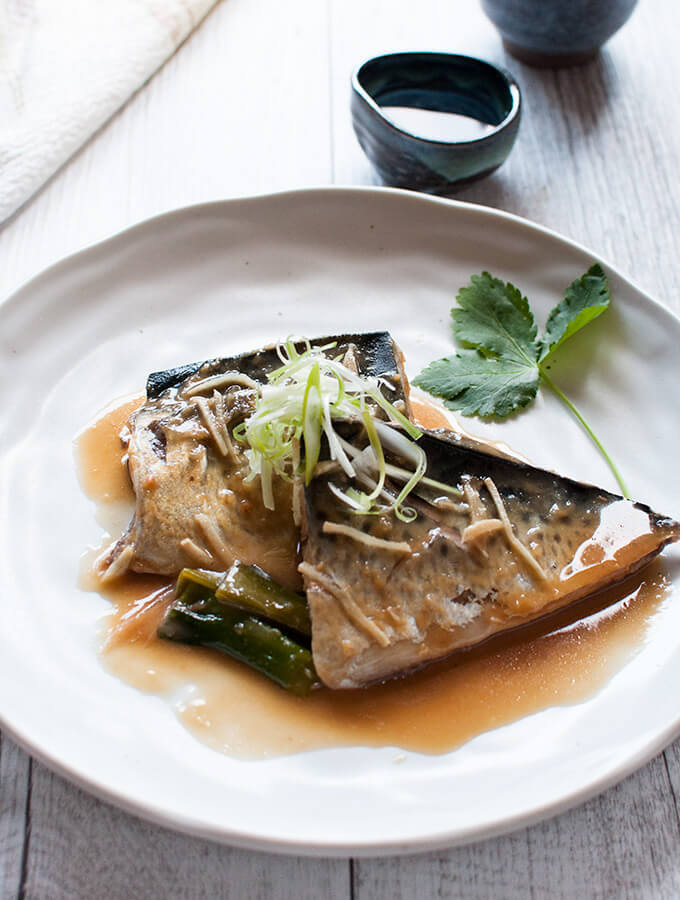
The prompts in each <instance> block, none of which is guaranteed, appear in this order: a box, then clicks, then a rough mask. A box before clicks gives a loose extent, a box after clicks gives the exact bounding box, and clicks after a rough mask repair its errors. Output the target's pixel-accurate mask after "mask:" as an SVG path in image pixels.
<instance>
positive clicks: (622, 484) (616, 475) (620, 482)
mask: <svg viewBox="0 0 680 900" xmlns="http://www.w3.org/2000/svg"><path fill="white" fill-rule="evenodd" d="M538 368H539V372H540V373H541V378H542V379H543V380H544V381H545V383H546V384H547V385H548V387H549V388H550V389H551V390H552V391H554V392H555V393H556V394H557V396H558V397H559V398H560V400H561V401H562V403H564V405H565V406H566V407H567V409H569V410H571V412H572V413H573V414H574V415H575V416H576V418H577V419H578V420H579V422H580V423H581V425H582V426H583V428H584V430H585V431H586V433H587V434H588V436H589V437H590V439H591V440H592V442H593V443H594V444H595V446H596V447H597V449H598V450H599V451H600V453H601V454H602V456H603V457H604V458H605V460H606V462H607V465H608V466H609V468H610V469H611V470H612V473H613V475H614V478H616V481H617V483H618V485H619V487H620V488H621V493H622V494H623V496H624V497H625V498H626V500H630V494H629V492H628V488H627V487H626V484H625V482H624V480H623V478H622V477H621V473H620V472H619V470H618V469H617V468H616V465H615V464H614V460H613V459H612V458H611V456H610V455H609V454H608V453H607V451H606V450H605V449H604V447H603V446H602V444H601V443H600V441H599V439H598V438H597V436H596V435H595V432H594V431H593V430H592V428H591V427H590V425H589V424H588V423H587V422H586V420H585V419H584V418H583V416H582V415H581V413H580V412H579V411H578V410H577V409H576V407H575V406H574V404H573V403H572V402H571V400H570V399H569V398H568V397H567V395H566V394H565V393H564V392H563V391H561V390H560V389H559V388H558V387H557V385H556V384H555V382H554V381H552V380H551V379H550V378H549V377H548V375H546V373H545V371H544V369H543V367H542V366H540V365H539V367H538Z"/></svg>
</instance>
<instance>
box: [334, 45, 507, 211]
mask: <svg viewBox="0 0 680 900" xmlns="http://www.w3.org/2000/svg"><path fill="white" fill-rule="evenodd" d="M351 105H352V124H353V125H354V131H355V132H356V136H357V138H358V140H359V143H360V145H361V147H362V149H363V151H364V153H365V154H366V156H367V157H368V158H369V159H370V161H371V162H372V163H373V165H374V166H375V168H376V169H377V171H378V173H379V174H380V176H381V178H382V179H383V181H384V182H385V183H386V184H390V185H393V186H395V187H406V188H411V189H414V190H419V191H427V192H432V193H436V192H443V191H447V190H450V189H451V188H452V187H456V186H460V185H463V184H466V183H468V182H470V181H474V180H476V179H478V178H482V177H484V176H485V175H488V174H489V173H491V172H493V171H494V169H497V168H498V166H500V165H501V163H502V162H503V161H504V160H505V158H506V157H507V155H508V153H509V152H510V150H511V149H512V145H513V144H514V142H515V138H516V136H517V129H518V128H519V121H520V107H521V99H520V91H519V87H518V85H517V83H516V81H515V80H514V78H513V77H512V76H511V75H510V74H509V73H508V72H505V71H504V70H502V69H499V68H497V67H496V66H492V65H491V64H490V63H487V62H484V61H483V60H481V59H475V58H474V57H471V56H457V55H453V54H450V53H390V54H387V55H386V56H376V57H375V58H374V59H370V60H368V61H367V62H365V63H364V64H363V65H361V66H359V68H358V69H357V70H356V71H355V72H354V74H353V76H352V100H351ZM394 108H398V109H407V110H409V111H410V110H430V111H431V112H436V113H455V114H456V115H458V116H466V117H468V118H469V119H471V120H475V121H476V122H478V123H484V124H485V126H486V131H485V133H484V134H482V135H481V136H479V137H473V138H471V139H463V140H441V139H433V138H431V137H423V136H422V135H419V134H416V133H414V132H413V131H411V130H407V129H406V128H405V127H404V126H403V124H402V125H399V124H397V123H396V122H395V121H394V119H393V118H391V116H390V110H391V109H394Z"/></svg>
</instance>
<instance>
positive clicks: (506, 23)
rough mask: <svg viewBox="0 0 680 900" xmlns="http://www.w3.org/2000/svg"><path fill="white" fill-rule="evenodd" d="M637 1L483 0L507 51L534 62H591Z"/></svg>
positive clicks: (568, 64)
mask: <svg viewBox="0 0 680 900" xmlns="http://www.w3.org/2000/svg"><path fill="white" fill-rule="evenodd" d="M636 3H637V0H482V8H483V9H484V12H485V13H486V14H487V16H488V17H489V18H490V19H491V21H492V22H493V23H494V25H495V26H496V28H497V29H498V30H499V32H500V34H501V37H502V39H503V43H504V45H505V47H506V48H507V50H508V52H509V53H512V55H513V56H515V57H517V59H521V60H522V62H525V63H528V64H529V65H532V66H553V67H558V66H573V65H579V64H580V63H584V62H587V61H588V60H589V59H592V57H593V56H595V54H596V53H597V52H598V50H599V49H600V47H601V46H602V44H604V42H605V41H608V40H609V38H610V37H611V36H612V35H613V34H614V33H615V32H616V31H618V30H619V28H621V26H622V25H623V24H624V23H625V22H626V21H627V20H628V18H629V17H630V15H631V13H632V12H633V9H634V8H635V4H636Z"/></svg>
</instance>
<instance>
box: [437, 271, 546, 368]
mask: <svg viewBox="0 0 680 900" xmlns="http://www.w3.org/2000/svg"><path fill="white" fill-rule="evenodd" d="M456 299H457V300H458V304H459V305H458V308H455V307H454V309H452V310H451V318H452V319H453V332H454V334H455V336H456V338H457V339H458V341H460V342H461V343H463V344H465V345H467V346H468V347H474V348H476V349H477V350H480V351H481V352H483V353H485V354H488V355H491V356H498V357H504V358H505V359H515V360H517V361H518V362H523V363H525V364H526V365H530V364H532V363H535V362H536V359H537V357H538V350H539V347H538V344H537V342H536V323H535V322H534V317H533V314H532V312H531V310H530V309H529V302H528V301H527V299H526V297H522V294H521V292H520V291H518V290H517V288H516V287H515V286H514V285H512V284H510V283H508V284H504V283H503V282H502V281H501V280H500V279H499V278H494V277H493V276H492V275H489V273H488V272H483V273H482V274H481V275H473V276H472V278H471V279H470V284H469V285H468V286H467V287H464V288H461V289H460V291H459V292H458V297H457V298H456Z"/></svg>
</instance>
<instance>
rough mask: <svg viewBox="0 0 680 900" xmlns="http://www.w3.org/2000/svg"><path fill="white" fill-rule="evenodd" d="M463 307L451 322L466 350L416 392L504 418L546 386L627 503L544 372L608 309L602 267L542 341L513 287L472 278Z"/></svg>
mask: <svg viewBox="0 0 680 900" xmlns="http://www.w3.org/2000/svg"><path fill="white" fill-rule="evenodd" d="M457 300H458V306H457V307H454V308H453V309H452V310H451V318H452V320H453V333H454V336H455V338H456V341H457V342H458V343H459V344H460V345H461V346H462V348H463V349H461V350H459V351H458V352H457V353H456V355H455V356H450V357H448V358H446V359H440V360H437V361H435V362H432V363H430V365H429V366H427V368H425V369H424V370H423V371H422V372H421V373H420V375H418V376H417V378H415V379H414V384H416V385H418V386H419V387H421V388H423V389H424V390H426V391H429V392H430V393H431V394H434V395H435V396H437V397H441V398H442V399H443V400H444V402H445V404H446V406H447V407H449V409H453V410H458V411H460V412H462V413H463V415H468V416H469V415H477V416H483V417H490V416H496V417H498V418H505V417H506V416H509V415H510V414H511V413H512V412H514V411H516V410H518V409H521V408H523V407H525V406H527V405H528V404H529V403H530V402H531V401H532V400H533V399H534V398H535V397H536V394H537V393H538V388H539V385H540V384H541V382H543V383H544V384H546V385H547V386H548V387H550V388H551V390H553V391H554V392H555V393H556V394H557V396H558V397H559V398H560V399H561V400H562V402H563V403H565V405H566V406H567V408H568V409H569V410H570V411H571V412H572V413H573V414H574V415H575V416H576V418H577V419H578V421H579V422H580V423H581V425H582V426H583V428H584V429H585V431H586V432H587V434H588V435H589V437H590V438H591V439H592V440H593V442H594V443H595V445H596V446H597V448H598V449H599V450H600V452H601V453H602V455H603V456H604V458H605V460H606V461H607V463H608V465H609V466H610V468H611V470H612V472H613V474H614V476H615V478H616V480H617V481H618V483H619V486H620V488H621V491H622V493H623V495H624V496H625V497H628V496H629V494H628V490H627V488H626V486H625V484H624V482H623V479H622V478H621V475H620V474H619V472H618V470H617V468H616V466H615V465H614V463H613V461H612V459H611V458H610V457H609V455H608V454H607V452H606V451H605V449H604V447H603V446H602V444H601V443H600V441H599V440H598V438H597V437H596V436H595V434H594V432H593V431H592V429H591V428H590V426H589V425H588V424H587V422H586V421H585V419H584V418H583V416H582V415H581V414H580V413H579V412H578V410H577V409H576V408H575V407H574V405H573V404H572V403H571V401H569V400H568V399H567V397H566V396H565V395H564V394H563V393H562V391H561V390H560V389H559V388H558V387H557V385H556V384H554V382H553V381H552V380H551V378H550V377H549V375H548V372H547V368H546V366H545V365H544V363H545V361H546V360H547V359H548V357H550V356H551V355H552V354H553V353H554V351H555V350H557V348H558V347H561V346H562V344H564V342H565V341H566V340H568V339H569V338H570V337H572V336H573V335H574V334H576V332H578V331H580V330H581V329H582V328H584V327H585V326H586V325H587V324H588V323H589V322H592V321H593V319H596V318H597V317H598V316H600V315H602V313H603V312H604V311H605V310H606V309H607V308H608V306H609V303H610V294H609V282H608V280H607V276H606V274H605V273H604V271H603V269H602V266H600V265H599V263H595V264H594V265H592V266H591V267H590V268H589V269H588V271H587V272H586V273H585V275H583V276H582V277H581V278H578V279H577V280H576V281H574V282H572V283H571V284H570V285H569V287H568V288H567V289H566V291H565V293H564V297H563V299H562V300H561V301H560V302H559V303H558V304H557V305H556V306H555V308H554V309H553V310H552V311H551V313H550V315H549V316H548V321H547V323H546V329H545V333H544V334H543V335H542V336H541V337H539V336H538V333H537V330H536V323H535V321H534V316H533V313H532V312H531V308H530V307H529V302H528V300H527V298H526V297H524V296H523V295H522V293H521V291H519V290H518V289H517V288H516V287H515V286H514V285H513V284H510V283H509V282H508V283H504V282H503V281H501V280H500V279H499V278H494V277H493V276H492V275H490V274H489V273H488V272H483V273H482V274H481V275H473V276H472V277H471V279H470V283H469V284H468V285H466V286H465V287H463V288H461V289H460V291H459V292H458V296H457Z"/></svg>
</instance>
